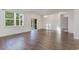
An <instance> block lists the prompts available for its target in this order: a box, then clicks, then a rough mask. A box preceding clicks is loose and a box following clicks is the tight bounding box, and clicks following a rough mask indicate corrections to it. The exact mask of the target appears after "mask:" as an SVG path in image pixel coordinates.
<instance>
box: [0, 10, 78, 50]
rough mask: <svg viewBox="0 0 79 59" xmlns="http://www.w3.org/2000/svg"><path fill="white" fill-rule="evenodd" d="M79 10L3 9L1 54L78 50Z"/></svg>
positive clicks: (0, 36)
mask: <svg viewBox="0 0 79 59" xmlns="http://www.w3.org/2000/svg"><path fill="white" fill-rule="evenodd" d="M78 25H79V9H0V50H78V49H79V27H78Z"/></svg>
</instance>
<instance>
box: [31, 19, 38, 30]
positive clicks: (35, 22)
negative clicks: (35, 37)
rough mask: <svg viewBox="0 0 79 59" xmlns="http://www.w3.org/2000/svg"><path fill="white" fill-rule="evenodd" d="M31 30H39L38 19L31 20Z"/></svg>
mask: <svg viewBox="0 0 79 59" xmlns="http://www.w3.org/2000/svg"><path fill="white" fill-rule="evenodd" d="M31 28H32V30H35V29H37V19H35V18H33V19H32V20H31Z"/></svg>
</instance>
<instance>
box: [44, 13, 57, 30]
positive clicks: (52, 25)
mask: <svg viewBox="0 0 79 59" xmlns="http://www.w3.org/2000/svg"><path fill="white" fill-rule="evenodd" d="M46 16H47V17H44V18H43V29H47V25H46V24H49V25H48V29H50V30H56V28H57V25H58V14H57V13H56V14H51V15H46Z"/></svg>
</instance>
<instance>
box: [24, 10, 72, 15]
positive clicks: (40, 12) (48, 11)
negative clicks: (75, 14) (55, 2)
mask: <svg viewBox="0 0 79 59" xmlns="http://www.w3.org/2000/svg"><path fill="white" fill-rule="evenodd" d="M71 10H72V9H24V11H26V12H31V13H37V14H40V15H47V14H53V13H57V12H63V11H71Z"/></svg>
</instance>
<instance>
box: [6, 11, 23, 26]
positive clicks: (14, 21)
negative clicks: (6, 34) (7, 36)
mask: <svg viewBox="0 0 79 59" xmlns="http://www.w3.org/2000/svg"><path fill="white" fill-rule="evenodd" d="M23 20H24V14H19V13H13V12H8V11H5V25H6V26H14V25H15V26H22V25H23Z"/></svg>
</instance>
